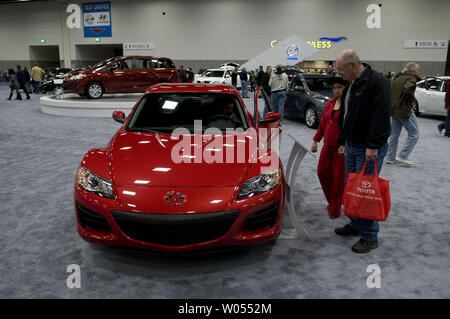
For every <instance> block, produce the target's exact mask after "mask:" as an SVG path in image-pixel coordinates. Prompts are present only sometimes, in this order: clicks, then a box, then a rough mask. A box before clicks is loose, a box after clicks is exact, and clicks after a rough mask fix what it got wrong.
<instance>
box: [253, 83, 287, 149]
mask: <svg viewBox="0 0 450 319" xmlns="http://www.w3.org/2000/svg"><path fill="white" fill-rule="evenodd" d="M259 96H262V99H260V98H258V97H259ZM261 101H263V102H264V103H260V102H261ZM266 111H267V113H270V112H273V109H272V104H271V101H270V98H269V96H268V95H267V94H266V92H265V91H264V89H263V88H262V87H261V86H260V87H258V88H257V89H256V92H255V95H254V110H253V120H254V125H255V128H256V131H257V134H258V138H259V139H260V138H263V141H260V142H262V143H263V144H265V143H267V147H268V148H271V147H272V146H275V147H277V148H278V146H279V140H277V143H276V144H272V143H273V142H274V141H276V140H275V139H276V138H279V135H280V134H281V120H280V118H279V117H278V120H271V119H270V115H267V113H266ZM272 114H273V113H272ZM265 121H268V122H265ZM261 129H265V131H261Z"/></svg>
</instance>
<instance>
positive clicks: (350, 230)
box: [334, 224, 360, 236]
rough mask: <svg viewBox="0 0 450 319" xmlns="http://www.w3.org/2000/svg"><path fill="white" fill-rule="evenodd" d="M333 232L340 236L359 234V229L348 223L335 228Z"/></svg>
mask: <svg viewBox="0 0 450 319" xmlns="http://www.w3.org/2000/svg"><path fill="white" fill-rule="evenodd" d="M334 232H335V233H336V234H338V235H340V236H359V235H360V233H359V230H357V229H356V228H355V227H352V226H350V224H347V225H345V226H344V227H341V228H335V229H334Z"/></svg>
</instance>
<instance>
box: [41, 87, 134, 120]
mask: <svg viewBox="0 0 450 319" xmlns="http://www.w3.org/2000/svg"><path fill="white" fill-rule="evenodd" d="M141 95H142V93H127V94H105V95H103V96H102V98H100V99H98V100H91V99H88V98H84V97H81V96H79V95H77V94H60V95H46V96H43V97H41V98H40V104H41V111H42V112H43V113H48V114H53V115H61V116H81V117H111V116H112V112H113V111H122V112H124V113H125V114H126V115H128V114H129V113H130V111H131V109H132V108H133V106H134V105H135V104H136V102H137V100H138V99H139V97H140V96H141Z"/></svg>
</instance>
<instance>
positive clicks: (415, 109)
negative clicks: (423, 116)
mask: <svg viewBox="0 0 450 319" xmlns="http://www.w3.org/2000/svg"><path fill="white" fill-rule="evenodd" d="M413 110H414V113H415V114H416V116H417V117H419V116H420V109H419V102H417V100H416V99H414V102H413Z"/></svg>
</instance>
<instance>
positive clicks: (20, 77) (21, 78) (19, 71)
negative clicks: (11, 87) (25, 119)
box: [17, 65, 30, 100]
mask: <svg viewBox="0 0 450 319" xmlns="http://www.w3.org/2000/svg"><path fill="white" fill-rule="evenodd" d="M17 81H18V82H19V86H20V88H21V89H22V90H23V91H24V92H25V94H26V96H27V100H29V99H30V95H29V94H28V90H27V88H26V87H25V81H26V78H25V73H24V72H23V70H22V68H21V66H20V65H18V66H17Z"/></svg>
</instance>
